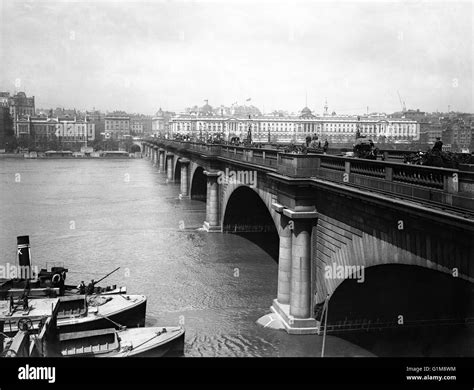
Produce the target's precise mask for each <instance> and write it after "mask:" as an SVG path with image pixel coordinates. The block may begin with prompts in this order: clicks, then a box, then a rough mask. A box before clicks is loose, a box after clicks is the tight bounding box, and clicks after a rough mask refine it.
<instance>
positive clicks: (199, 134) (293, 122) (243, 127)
mask: <svg viewBox="0 0 474 390" xmlns="http://www.w3.org/2000/svg"><path fill="white" fill-rule="evenodd" d="M249 129H251V132H252V141H253V142H260V143H267V142H270V143H291V142H296V143H301V142H304V141H305V138H306V137H307V136H308V135H311V136H313V135H316V136H318V138H319V139H320V140H323V141H324V140H328V142H333V143H351V142H354V140H355V134H356V133H357V132H359V133H360V135H362V136H366V137H369V138H372V139H374V141H386V142H397V141H398V142H408V141H417V140H418V139H419V137H420V126H419V124H418V122H416V121H415V120H411V119H403V118H388V117H385V116H365V117H363V116H336V115H323V116H316V115H313V114H312V112H311V110H310V109H309V108H307V107H305V108H304V109H303V110H302V111H301V113H300V115H299V116H285V117H280V116H256V117H250V118H242V117H235V116H217V115H214V116H209V115H206V116H200V115H190V114H183V115H179V116H175V117H173V118H172V119H171V120H170V130H171V135H175V134H181V135H189V136H190V137H191V138H195V139H208V138H209V137H214V136H216V135H220V136H221V137H222V138H224V139H226V140H230V139H231V138H232V137H239V138H240V139H241V140H242V139H244V138H245V137H247V133H248V130H249Z"/></svg>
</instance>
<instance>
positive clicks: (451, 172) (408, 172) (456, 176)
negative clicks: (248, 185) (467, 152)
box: [277, 153, 474, 210]
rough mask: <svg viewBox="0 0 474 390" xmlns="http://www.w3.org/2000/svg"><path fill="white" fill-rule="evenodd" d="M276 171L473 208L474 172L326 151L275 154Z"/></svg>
mask: <svg viewBox="0 0 474 390" xmlns="http://www.w3.org/2000/svg"><path fill="white" fill-rule="evenodd" d="M277 167H278V169H277V171H278V173H280V174H282V175H286V176H290V177H301V178H303V177H312V178H317V179H325V180H329V181H333V182H337V183H343V184H352V185H356V186H360V187H364V188H368V189H371V190H376V191H379V192H388V193H392V194H394V195H400V196H403V197H408V198H413V199H422V200H426V201H430V202H435V203H443V204H449V205H452V206H456V207H459V208H465V209H470V210H474V172H469V171H460V170H457V169H448V168H437V167H428V166H422V165H409V164H403V163H398V162H387V161H374V160H362V159H358V158H350V157H339V156H330V155H304V154H284V153H280V154H279V155H278V165H277Z"/></svg>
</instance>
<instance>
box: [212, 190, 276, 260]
mask: <svg viewBox="0 0 474 390" xmlns="http://www.w3.org/2000/svg"><path fill="white" fill-rule="evenodd" d="M224 186H226V188H225V189H224V191H223V200H222V214H221V226H222V230H223V232H228V233H236V234H239V235H241V236H243V237H245V238H247V239H248V240H250V241H252V242H254V243H255V244H256V245H258V246H260V247H261V248H262V249H264V250H265V251H266V252H267V253H268V254H269V255H270V256H271V257H272V258H274V259H275V261H278V251H279V242H280V239H279V231H278V227H279V226H280V223H279V215H278V214H277V213H275V212H274V210H273V209H272V208H271V206H270V205H271V195H270V194H269V193H268V192H266V193H264V192H262V191H259V190H258V189H257V188H252V187H250V186H247V185H242V184H238V185H224Z"/></svg>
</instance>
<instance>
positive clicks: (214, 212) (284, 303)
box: [143, 140, 474, 333]
mask: <svg viewBox="0 0 474 390" xmlns="http://www.w3.org/2000/svg"><path fill="white" fill-rule="evenodd" d="M143 153H144V155H145V156H146V157H148V158H149V159H150V160H151V161H152V163H153V164H154V165H155V166H156V167H157V168H158V169H159V170H160V171H162V172H166V174H167V177H168V179H169V180H170V181H175V182H179V183H180V186H181V194H180V198H193V199H201V200H205V201H206V220H205V221H204V222H203V223H204V227H205V229H206V230H207V231H209V232H236V233H242V234H247V235H249V236H252V234H253V233H258V232H259V233H260V234H261V235H265V237H268V238H270V240H267V241H268V242H270V246H272V245H273V248H270V249H268V248H266V249H268V251H269V253H273V254H274V257H275V259H276V260H278V291H277V297H276V299H275V300H274V301H273V304H272V307H271V308H272V310H273V311H274V312H275V313H278V314H279V315H280V316H281V318H282V320H283V322H284V324H285V328H286V330H287V331H288V332H289V333H314V332H317V331H318V330H320V329H322V327H321V322H320V314H321V307H322V305H323V303H324V302H325V300H326V299H330V302H331V310H330V311H329V319H328V331H330V330H334V331H340V330H344V329H352V330H354V329H368V328H383V327H387V326H390V327H394V326H401V323H402V324H403V325H405V326H420V325H422V326H425V325H432V324H450V323H460V322H461V323H462V322H463V321H464V322H466V321H471V320H473V318H471V316H474V314H473V313H472V311H470V310H471V309H472V308H470V307H468V306H472V303H471V305H469V304H468V303H469V302H472V298H473V296H472V293H473V282H474V172H473V171H469V170H468V169H470V167H469V166H467V167H466V169H467V170H455V169H445V168H434V167H425V166H418V165H407V164H401V163H397V162H387V161H372V160H362V159H357V158H348V157H339V156H331V155H324V154H286V153H280V152H278V151H276V150H272V149H262V148H244V147H238V146H232V145H213V144H202V143H193V142H181V141H170V140H150V141H145V142H144V143H143ZM226 174H227V176H226ZM254 175H255V178H256V180H253V181H252V179H253V177H254ZM236 177H238V178H239V179H240V181H237V180H234V179H235V178H236ZM226 178H227V180H226ZM256 242H257V243H258V241H256ZM261 242H263V241H261ZM361 270H363V272H364V273H365V274H364V281H363V283H358V281H357V280H355V279H354V278H355V277H356V276H357V272H359V273H360V272H361ZM338 271H341V272H342V273H338ZM359 276H360V274H359ZM359 279H360V278H359ZM400 318H401V319H402V320H400ZM400 321H401V322H400Z"/></svg>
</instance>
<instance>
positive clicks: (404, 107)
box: [397, 91, 407, 112]
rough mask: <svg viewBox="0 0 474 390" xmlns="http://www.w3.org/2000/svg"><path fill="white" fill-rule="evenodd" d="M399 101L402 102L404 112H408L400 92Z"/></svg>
mask: <svg viewBox="0 0 474 390" xmlns="http://www.w3.org/2000/svg"><path fill="white" fill-rule="evenodd" d="M397 93H398V99H399V100H400V105H401V106H402V112H406V110H407V107H406V106H405V102H404V101H403V100H402V97H401V96H400V92H398V91H397Z"/></svg>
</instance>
